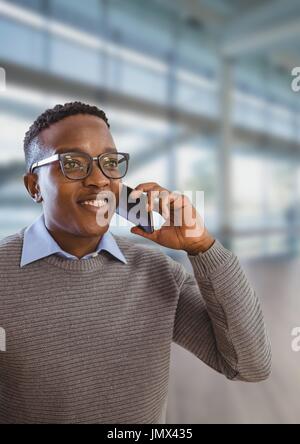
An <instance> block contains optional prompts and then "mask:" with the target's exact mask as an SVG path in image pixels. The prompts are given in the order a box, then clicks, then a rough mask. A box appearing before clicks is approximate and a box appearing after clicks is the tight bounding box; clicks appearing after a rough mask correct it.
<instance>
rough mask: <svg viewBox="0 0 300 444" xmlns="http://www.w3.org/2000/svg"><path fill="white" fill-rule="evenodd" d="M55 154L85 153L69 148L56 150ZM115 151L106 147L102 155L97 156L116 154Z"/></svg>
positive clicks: (80, 149)
mask: <svg viewBox="0 0 300 444" xmlns="http://www.w3.org/2000/svg"><path fill="white" fill-rule="evenodd" d="M55 152H56V154H64V153H85V151H84V150H83V149H82V148H76V147H70V148H58V149H57V150H55ZM116 152H117V150H116V148H112V147H107V148H105V150H104V151H103V153H99V154H104V153H116Z"/></svg>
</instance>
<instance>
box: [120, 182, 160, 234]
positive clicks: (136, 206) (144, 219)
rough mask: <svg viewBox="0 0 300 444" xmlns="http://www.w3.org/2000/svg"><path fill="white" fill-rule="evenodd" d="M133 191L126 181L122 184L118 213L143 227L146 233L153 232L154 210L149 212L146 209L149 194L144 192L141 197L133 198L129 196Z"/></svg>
mask: <svg viewBox="0 0 300 444" xmlns="http://www.w3.org/2000/svg"><path fill="white" fill-rule="evenodd" d="M132 191H133V188H131V187H129V186H128V185H125V184H124V183H122V184H121V192H120V196H119V205H118V207H117V208H116V213H117V214H118V215H119V216H122V217H124V218H125V219H127V220H129V221H130V222H132V223H133V224H134V225H137V226H138V227H140V228H142V229H143V230H144V231H145V232H146V233H153V231H154V226H153V214H152V211H149V212H148V211H147V209H146V205H147V203H148V198H147V195H146V194H144V193H143V194H141V196H140V197H139V198H137V199H132V198H129V194H130V193H131V192H132Z"/></svg>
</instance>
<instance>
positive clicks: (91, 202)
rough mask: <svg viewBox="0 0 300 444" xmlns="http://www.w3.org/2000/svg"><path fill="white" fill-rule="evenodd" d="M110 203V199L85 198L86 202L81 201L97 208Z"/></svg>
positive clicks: (81, 203)
mask: <svg viewBox="0 0 300 444" xmlns="http://www.w3.org/2000/svg"><path fill="white" fill-rule="evenodd" d="M107 204H108V199H107V198H105V199H97V200H85V201H84V202H80V205H89V206H92V207H96V208H102V207H104V206H105V205H107Z"/></svg>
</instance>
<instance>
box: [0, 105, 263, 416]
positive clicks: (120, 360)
mask: <svg viewBox="0 0 300 444" xmlns="http://www.w3.org/2000/svg"><path fill="white" fill-rule="evenodd" d="M109 128H110V126H109V123H108V121H107V118H106V115H105V113H104V112H103V111H102V110H99V109H98V108H96V107H91V106H89V105H86V104H82V103H80V102H74V103H69V104H65V105H63V106H62V105H57V106H56V107H55V108H53V109H50V110H47V111H46V112H45V113H43V114H42V115H41V116H40V117H39V118H38V119H37V120H36V121H35V122H34V123H33V125H32V126H31V128H30V130H29V131H28V132H27V134H26V137H25V141H24V150H25V159H26V169H27V173H26V174H25V176H24V183H25V186H26V188H27V190H28V192H29V194H30V196H31V197H32V198H33V199H34V200H35V201H36V202H39V203H41V204H42V206H43V214H42V216H41V217H39V218H38V219H37V221H35V222H34V223H33V224H32V225H31V226H29V227H27V228H26V229H25V228H23V229H22V230H20V232H18V233H16V234H14V235H12V236H9V237H7V238H5V239H4V240H3V241H2V242H1V243H0V277H1V281H0V282H1V284H0V326H1V328H3V329H4V330H5V334H6V347H5V351H2V352H0V422H2V423H116V424H122V423H153V424H155V423H164V422H165V414H166V405H167V391H168V377H169V359H170V347H171V343H172V340H173V341H174V342H176V343H177V344H179V345H181V346H182V347H184V348H186V349H187V350H189V351H190V352H191V353H193V354H194V355H195V356H197V357H198V358H199V359H201V360H202V361H203V362H204V363H206V364H207V365H209V366H210V367H212V368H213V369H214V370H216V371H217V372H219V373H222V374H224V375H225V376H226V377H227V378H228V379H231V380H240V381H250V382H258V381H262V380H264V379H266V378H267V377H268V376H269V374H270V344H269V339H268V335H267V333H266V328H265V324H264V320H263V314H262V311H261V308H260V304H259V300H258V298H257V296H256V294H255V292H254V290H253V289H252V288H251V286H250V284H249V282H248V280H247V278H246V276H245V274H244V272H243V270H242V269H241V266H240V264H239V262H238V259H237V258H236V256H235V255H234V254H233V253H232V252H230V251H229V250H227V249H226V248H224V247H223V246H222V244H221V243H220V242H219V241H218V240H217V239H214V238H213V237H212V236H211V235H210V233H209V232H208V230H207V229H206V228H205V227H203V226H201V223H199V224H198V222H199V221H201V217H200V215H199V214H198V213H197V212H196V210H195V208H194V207H191V203H190V202H189V200H188V199H185V198H184V197H183V196H181V197H180V195H178V194H177V196H175V195H174V194H173V193H171V192H169V191H168V190H165V189H164V188H162V187H161V186H160V185H158V184H155V183H146V184H140V185H139V186H138V187H136V191H135V194H136V195H138V194H139V193H141V191H146V192H147V193H150V191H156V192H157V191H164V192H165V193H166V196H167V199H166V198H165V201H164V203H163V202H162V200H161V199H160V204H159V210H160V212H161V213H162V214H163V213H164V214H165V215H166V217H167V220H169V222H170V223H169V224H165V225H164V226H163V227H162V228H161V229H160V230H157V231H155V232H154V233H152V234H146V233H143V232H142V231H141V230H139V229H138V228H137V227H134V228H132V230H131V231H132V232H133V233H136V234H140V235H142V236H144V237H146V238H148V239H150V240H152V241H154V242H156V243H158V244H160V245H164V246H165V247H168V248H174V249H181V250H184V251H186V253H187V255H188V258H189V260H190V262H191V264H192V266H193V270H194V274H195V276H193V275H192V274H189V273H187V272H186V271H185V269H184V267H183V266H182V265H181V264H179V263H177V262H176V261H174V260H172V259H171V258H169V257H168V256H167V255H166V254H164V253H163V252H162V251H160V250H159V249H153V248H149V247H148V246H144V245H140V244H138V243H137V244H136V243H135V242H133V241H131V240H128V239H127V238H126V237H123V236H117V235H115V234H112V233H111V232H110V231H109V221H110V220H109V218H108V222H107V224H106V225H104V224H99V223H98V216H99V213H101V214H102V216H103V215H104V214H105V215H106V214H108V209H109V204H108V202H107V199H106V198H107V196H108V195H109V193H113V195H114V196H115V197H116V202H118V191H119V186H120V183H121V182H122V178H123V177H124V176H125V174H126V172H127V168H128V157H129V156H128V155H127V154H126V153H118V150H117V148H116V146H115V144H114V141H113V138H112V135H111V133H110V130H109ZM116 159H117V162H116ZM116 165H118V168H116ZM150 197H151V196H150ZM166 202H167V204H168V205H166ZM153 204H154V201H153V200H151V199H150V200H149V206H148V210H149V211H150V210H151V209H152V208H153ZM176 206H177V207H178V206H179V207H187V208H189V209H191V210H192V213H193V215H194V216H196V217H195V225H194V227H193V228H195V232H194V233H195V234H194V235H193V236H192V237H191V236H188V235H187V232H188V231H187V226H185V225H184V224H183V225H182V226H176V225H175V224H174V225H172V223H173V222H174V218H172V217H168V216H170V214H171V213H172V214H173V215H174V211H175V210H176ZM168 211H169V213H168ZM172 220H173V222H172Z"/></svg>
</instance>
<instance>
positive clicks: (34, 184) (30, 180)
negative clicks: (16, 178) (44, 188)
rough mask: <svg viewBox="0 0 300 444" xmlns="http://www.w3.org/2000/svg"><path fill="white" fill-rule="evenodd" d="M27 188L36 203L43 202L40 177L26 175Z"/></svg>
mask: <svg viewBox="0 0 300 444" xmlns="http://www.w3.org/2000/svg"><path fill="white" fill-rule="evenodd" d="M23 180H24V185H25V188H26V189H27V191H28V194H29V195H30V197H31V198H32V199H33V200H34V201H35V202H36V203H40V202H42V200H43V198H42V196H41V191H40V187H39V184H38V175H37V174H33V173H26V174H24V176H23Z"/></svg>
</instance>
